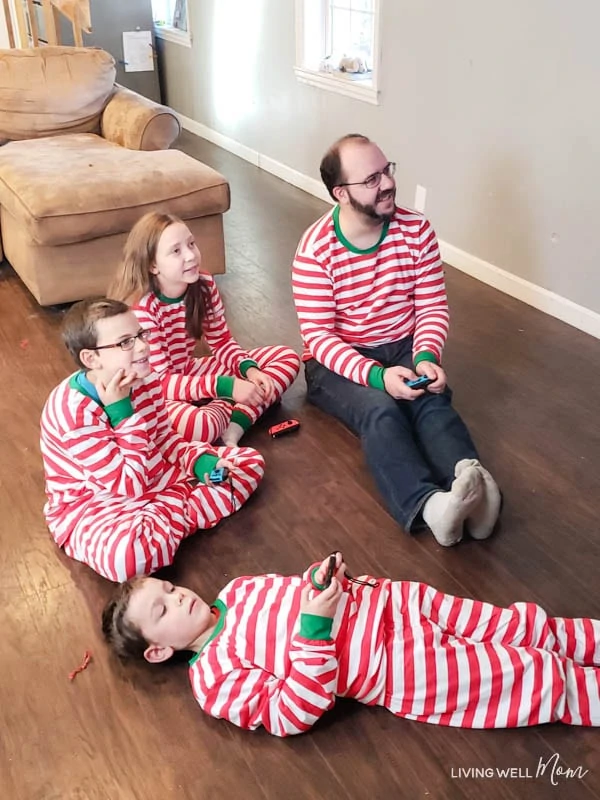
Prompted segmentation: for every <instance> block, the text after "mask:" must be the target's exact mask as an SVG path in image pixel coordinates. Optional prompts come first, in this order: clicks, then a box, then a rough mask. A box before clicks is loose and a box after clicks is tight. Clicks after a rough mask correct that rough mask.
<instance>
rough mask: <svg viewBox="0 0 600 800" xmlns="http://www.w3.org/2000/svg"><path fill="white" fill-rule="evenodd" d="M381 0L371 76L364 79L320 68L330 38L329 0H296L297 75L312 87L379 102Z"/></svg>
mask: <svg viewBox="0 0 600 800" xmlns="http://www.w3.org/2000/svg"><path fill="white" fill-rule="evenodd" d="M381 2H382V0H374V2H373V12H374V21H373V65H372V71H371V77H370V78H369V79H365V80H352V79H351V78H349V77H347V76H344V75H343V74H339V73H332V72H325V71H324V70H321V69H319V62H320V61H321V60H322V57H323V53H324V52H325V42H326V37H327V20H328V5H329V3H328V0H296V64H295V66H294V74H295V75H296V78H297V79H298V80H299V81H300V82H301V83H306V84H308V85H309V86H316V87H317V88H319V89H324V90H325V91H328V92H336V93H337V94H341V95H345V96H346V97H354V98H356V99H357V100H363V101H364V102H365V103H372V104H373V105H379V88H378V77H379V71H380V61H381V58H380V57H381V47H380V41H381V39H380V23H381ZM319 31H320V34H319Z"/></svg>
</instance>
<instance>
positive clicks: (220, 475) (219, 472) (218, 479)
mask: <svg viewBox="0 0 600 800" xmlns="http://www.w3.org/2000/svg"><path fill="white" fill-rule="evenodd" d="M228 476H229V470H228V469H227V467H218V468H215V469H213V471H212V472H211V473H210V475H209V476H208V479H209V481H210V482H211V483H223V481H226V480H227V478H228Z"/></svg>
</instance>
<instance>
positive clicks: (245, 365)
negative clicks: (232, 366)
mask: <svg viewBox="0 0 600 800" xmlns="http://www.w3.org/2000/svg"><path fill="white" fill-rule="evenodd" d="M250 367H256V369H260V367H259V366H258V364H257V363H256V361H253V360H252V359H251V358H245V359H244V360H243V361H242V362H241V363H240V366H239V370H240V375H241V376H242V378H245V377H246V373H247V372H248V370H249V369H250Z"/></svg>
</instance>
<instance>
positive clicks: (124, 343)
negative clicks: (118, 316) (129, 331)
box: [89, 328, 154, 350]
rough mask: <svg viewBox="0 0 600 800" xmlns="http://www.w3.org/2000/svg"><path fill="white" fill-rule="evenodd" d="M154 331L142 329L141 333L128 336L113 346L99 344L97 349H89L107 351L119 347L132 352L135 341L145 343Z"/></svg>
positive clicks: (91, 348)
mask: <svg viewBox="0 0 600 800" xmlns="http://www.w3.org/2000/svg"><path fill="white" fill-rule="evenodd" d="M153 333H154V331H153V330H152V328H143V329H142V330H141V331H138V332H137V333H136V335H135V336H128V337H127V339H122V340H121V341H120V342H115V344H101V345H100V346H99V347H90V348H89V349H90V350H108V349H109V348H111V347H120V348H121V350H133V348H134V347H135V340H136V339H139V340H140V342H147V341H148V340H149V339H150V337H151V336H152V334H153Z"/></svg>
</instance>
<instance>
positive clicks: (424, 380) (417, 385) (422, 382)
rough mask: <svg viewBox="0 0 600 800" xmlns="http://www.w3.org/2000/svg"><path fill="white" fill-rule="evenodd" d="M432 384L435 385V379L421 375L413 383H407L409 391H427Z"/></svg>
mask: <svg viewBox="0 0 600 800" xmlns="http://www.w3.org/2000/svg"><path fill="white" fill-rule="evenodd" d="M430 383H433V378H428V377H427V375H421V376H420V377H419V378H416V379H415V380H413V381H406V385H407V386H408V388H409V389H425V387H426V386H429V384H430Z"/></svg>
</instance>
